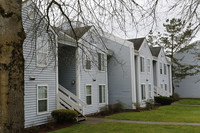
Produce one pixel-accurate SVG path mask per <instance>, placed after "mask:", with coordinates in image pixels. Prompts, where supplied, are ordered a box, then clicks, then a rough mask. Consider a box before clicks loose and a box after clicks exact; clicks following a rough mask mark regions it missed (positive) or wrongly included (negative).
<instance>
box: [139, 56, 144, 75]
mask: <svg viewBox="0 0 200 133" xmlns="http://www.w3.org/2000/svg"><path fill="white" fill-rule="evenodd" d="M140 72H144V57H140Z"/></svg>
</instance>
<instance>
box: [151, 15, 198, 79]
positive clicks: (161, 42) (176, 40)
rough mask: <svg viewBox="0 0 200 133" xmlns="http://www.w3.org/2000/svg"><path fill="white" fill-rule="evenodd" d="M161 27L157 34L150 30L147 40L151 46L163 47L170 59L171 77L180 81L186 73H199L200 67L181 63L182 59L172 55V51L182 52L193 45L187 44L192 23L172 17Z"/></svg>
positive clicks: (189, 39) (191, 30) (191, 32)
mask: <svg viewBox="0 0 200 133" xmlns="http://www.w3.org/2000/svg"><path fill="white" fill-rule="evenodd" d="M163 27H164V29H165V30H164V33H162V34H161V33H159V32H158V33H157V35H153V33H152V31H150V32H149V36H148V39H147V40H148V43H149V44H150V45H151V46H161V47H164V50H165V54H166V55H167V56H168V57H169V58H170V59H171V63H172V76H173V79H176V80H179V81H180V80H181V79H184V78H185V77H186V76H188V75H190V76H192V75H195V74H197V73H199V68H200V67H199V66H198V65H191V64H187V65H186V64H181V62H180V61H181V60H182V59H176V58H175V57H174V53H176V52H184V51H186V50H188V49H190V48H191V47H193V46H194V45H189V43H190V41H191V39H192V38H193V31H194V30H193V29H192V24H191V23H189V24H187V23H186V22H185V21H182V20H181V19H176V18H172V19H171V20H169V19H167V20H166V23H164V24H163ZM194 68H195V69H194Z"/></svg>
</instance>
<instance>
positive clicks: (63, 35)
mask: <svg viewBox="0 0 200 133" xmlns="http://www.w3.org/2000/svg"><path fill="white" fill-rule="evenodd" d="M91 27H92V26H85V27H78V28H74V32H75V34H74V32H73V30H72V29H69V30H63V29H61V28H59V27H54V29H55V31H56V33H57V34H58V37H59V38H62V39H63V38H67V36H69V37H71V38H73V39H77V40H79V39H80V38H81V37H82V36H83V35H84V34H85V33H86V32H88V30H89V29H90V28H91Z"/></svg>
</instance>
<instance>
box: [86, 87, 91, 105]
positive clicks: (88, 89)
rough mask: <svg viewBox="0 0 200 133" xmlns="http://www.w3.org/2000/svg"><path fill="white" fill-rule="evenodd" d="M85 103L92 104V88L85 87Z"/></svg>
mask: <svg viewBox="0 0 200 133" xmlns="http://www.w3.org/2000/svg"><path fill="white" fill-rule="evenodd" d="M86 103H87V105H91V104H92V86H91V85H86Z"/></svg>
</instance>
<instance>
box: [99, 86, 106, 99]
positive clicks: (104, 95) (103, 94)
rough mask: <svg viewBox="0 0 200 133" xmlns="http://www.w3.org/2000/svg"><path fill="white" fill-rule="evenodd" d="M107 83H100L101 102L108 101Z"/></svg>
mask: <svg viewBox="0 0 200 133" xmlns="http://www.w3.org/2000/svg"><path fill="white" fill-rule="evenodd" d="M105 90H106V89H105V85H99V103H105V102H106V91H105Z"/></svg>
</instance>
